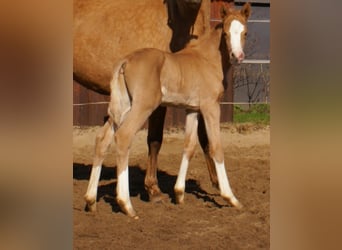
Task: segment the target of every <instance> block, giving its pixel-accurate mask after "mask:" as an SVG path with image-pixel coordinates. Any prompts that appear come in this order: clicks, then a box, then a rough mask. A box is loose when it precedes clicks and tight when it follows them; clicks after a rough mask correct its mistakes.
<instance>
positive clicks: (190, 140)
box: [174, 112, 198, 203]
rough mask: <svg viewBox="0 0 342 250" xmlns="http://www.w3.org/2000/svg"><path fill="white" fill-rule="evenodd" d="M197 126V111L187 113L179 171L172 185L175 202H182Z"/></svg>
mask: <svg viewBox="0 0 342 250" xmlns="http://www.w3.org/2000/svg"><path fill="white" fill-rule="evenodd" d="M197 127H198V112H191V113H188V114H187V116H186V123H185V142H184V152H183V158H182V162H181V165H180V168H179V173H178V177H177V181H176V185H175V187H174V190H175V195H176V202H177V203H183V202H184V191H185V177H186V172H187V170H188V166H189V161H190V160H191V158H192V156H193V155H194V152H195V146H196V144H197V141H196V134H197Z"/></svg>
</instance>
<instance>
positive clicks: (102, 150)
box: [84, 118, 114, 212]
mask: <svg viewBox="0 0 342 250" xmlns="http://www.w3.org/2000/svg"><path fill="white" fill-rule="evenodd" d="M113 138H114V129H113V122H112V119H111V118H109V119H108V121H107V122H106V123H105V125H104V126H103V127H102V128H101V130H100V131H99V132H98V134H97V136H96V144H95V157H94V161H93V167H92V169H91V175H90V180H89V184H88V189H87V192H86V194H85V196H84V198H85V200H86V206H87V209H88V210H89V211H92V212H93V211H96V196H97V187H98V184H99V179H100V174H101V168H102V163H103V160H104V157H105V154H106V152H107V151H108V149H109V147H110V145H111V144H112V142H113Z"/></svg>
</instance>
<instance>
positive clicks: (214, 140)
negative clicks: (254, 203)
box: [201, 101, 242, 208]
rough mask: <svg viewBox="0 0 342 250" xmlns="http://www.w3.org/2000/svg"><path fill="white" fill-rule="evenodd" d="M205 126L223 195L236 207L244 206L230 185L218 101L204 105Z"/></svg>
mask: <svg viewBox="0 0 342 250" xmlns="http://www.w3.org/2000/svg"><path fill="white" fill-rule="evenodd" d="M201 112H202V114H203V118H204V122H205V127H206V131H207V135H208V139H209V154H210V156H211V158H212V159H213V161H214V164H215V169H216V173H217V177H218V183H219V188H220V194H221V196H222V197H223V198H224V199H225V200H227V201H229V202H230V203H231V204H232V205H233V206H234V207H237V208H242V205H241V203H240V202H239V201H238V200H237V199H236V197H235V196H234V194H233V191H232V189H231V187H230V185H229V180H228V176H227V173H226V169H225V164H224V154H223V148H222V145H221V139H220V104H219V103H218V102H216V101H213V102H212V103H209V105H206V106H202V107H201Z"/></svg>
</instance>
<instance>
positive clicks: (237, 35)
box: [229, 20, 244, 58]
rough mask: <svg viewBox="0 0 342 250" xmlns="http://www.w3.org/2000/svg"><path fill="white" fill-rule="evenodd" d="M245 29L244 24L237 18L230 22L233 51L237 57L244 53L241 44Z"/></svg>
mask: <svg viewBox="0 0 342 250" xmlns="http://www.w3.org/2000/svg"><path fill="white" fill-rule="evenodd" d="M243 30H244V26H243V24H242V23H240V22H239V21H237V20H233V21H232V23H231V24H230V29H229V33H230V44H231V46H232V52H233V54H234V56H235V57H236V58H238V57H239V55H240V54H241V53H243V49H242V45H241V32H242V31H243Z"/></svg>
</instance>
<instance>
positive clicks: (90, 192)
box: [85, 165, 101, 201]
mask: <svg viewBox="0 0 342 250" xmlns="http://www.w3.org/2000/svg"><path fill="white" fill-rule="evenodd" d="M100 174H101V165H100V166H94V167H93V168H92V170H91V175H90V180H89V185H88V189H87V193H86V195H85V197H86V198H87V199H94V201H95V199H96V194H97V186H98V184H99V179H100Z"/></svg>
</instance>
